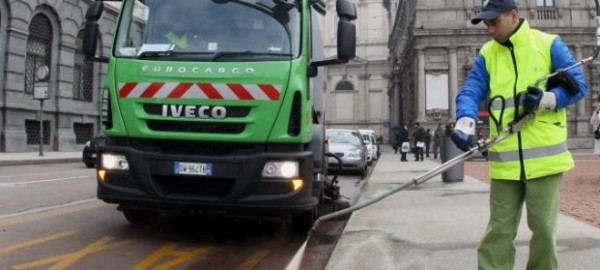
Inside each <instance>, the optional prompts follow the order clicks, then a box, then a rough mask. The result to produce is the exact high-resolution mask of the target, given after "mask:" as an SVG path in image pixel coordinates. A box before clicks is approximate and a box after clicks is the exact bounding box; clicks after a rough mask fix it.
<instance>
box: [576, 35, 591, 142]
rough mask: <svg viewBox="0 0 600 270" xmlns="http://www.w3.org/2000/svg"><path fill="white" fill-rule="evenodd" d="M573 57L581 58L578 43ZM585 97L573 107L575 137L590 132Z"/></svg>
mask: <svg viewBox="0 0 600 270" xmlns="http://www.w3.org/2000/svg"><path fill="white" fill-rule="evenodd" d="M575 59H578V60H579V59H583V56H582V52H581V46H579V45H576V46H575ZM585 99H586V97H584V98H583V99H581V100H580V101H579V102H577V103H576V104H575V109H576V112H577V113H576V116H575V123H576V129H575V135H576V136H577V137H579V136H586V135H588V133H589V132H590V125H589V123H588V122H589V118H588V116H587V115H586V114H585Z"/></svg>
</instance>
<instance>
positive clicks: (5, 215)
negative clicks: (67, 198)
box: [0, 198, 100, 220]
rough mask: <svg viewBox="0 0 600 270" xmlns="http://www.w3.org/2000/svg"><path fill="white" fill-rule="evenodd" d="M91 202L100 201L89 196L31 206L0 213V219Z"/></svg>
mask: <svg viewBox="0 0 600 270" xmlns="http://www.w3.org/2000/svg"><path fill="white" fill-rule="evenodd" d="M91 202H100V201H99V200H98V199H97V198H89V199H83V200H78V201H72V202H68V203H63V204H57V205H51V206H42V207H38V208H32V209H28V210H25V211H21V212H18V213H10V214H4V215H0V220H2V219H6V218H13V217H19V216H24V215H29V214H36V213H40V212H45V211H49V210H54V209H60V208H67V207H71V206H75V205H80V204H85V203H91Z"/></svg>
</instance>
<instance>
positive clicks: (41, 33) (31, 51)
mask: <svg viewBox="0 0 600 270" xmlns="http://www.w3.org/2000/svg"><path fill="white" fill-rule="evenodd" d="M51 58H52V26H51V25H50V20H49V19H48V18H47V17H46V16H44V15H42V14H38V15H35V17H33V19H32V20H31V24H30V25H29V37H28V38H27V55H26V56H25V93H27V94H32V93H33V84H34V82H35V79H36V78H35V75H36V70H37V69H38V68H39V67H42V66H44V65H45V66H46V67H48V68H49V69H51V68H52V67H51V66H50V60H51Z"/></svg>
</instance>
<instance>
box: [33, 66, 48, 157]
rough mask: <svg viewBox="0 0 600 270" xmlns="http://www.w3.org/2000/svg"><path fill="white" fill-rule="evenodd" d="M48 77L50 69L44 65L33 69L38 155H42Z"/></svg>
mask: <svg viewBox="0 0 600 270" xmlns="http://www.w3.org/2000/svg"><path fill="white" fill-rule="evenodd" d="M49 77H50V69H49V68H48V66H46V65H41V66H39V67H38V68H37V70H36V71H35V81H34V84H33V99H37V100H39V101H40V117H39V121H40V122H39V123H40V134H39V141H40V148H39V156H40V157H41V156H44V100H46V99H48V98H49V97H50V95H49V94H48V86H49V84H48V78H49Z"/></svg>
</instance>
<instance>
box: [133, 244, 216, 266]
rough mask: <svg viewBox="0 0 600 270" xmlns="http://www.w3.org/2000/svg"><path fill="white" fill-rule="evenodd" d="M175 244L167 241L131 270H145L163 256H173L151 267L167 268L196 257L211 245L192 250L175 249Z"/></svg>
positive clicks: (208, 249) (206, 250) (210, 247)
mask: <svg viewBox="0 0 600 270" xmlns="http://www.w3.org/2000/svg"><path fill="white" fill-rule="evenodd" d="M176 248H177V245H176V244H174V243H169V244H165V245H163V246H162V247H161V248H160V249H159V250H157V251H155V252H154V253H152V254H151V255H150V256H148V257H146V258H145V259H143V260H142V261H141V262H139V263H138V264H137V265H135V266H134V267H133V268H132V270H146V269H149V268H150V267H151V266H152V265H153V264H155V263H156V262H158V261H159V260H161V259H162V258H163V257H167V256H171V257H175V259H173V260H170V261H168V262H166V263H163V264H161V265H159V266H157V267H153V268H152V269H156V270H167V269H171V268H172V267H175V266H178V265H180V264H182V263H184V262H187V261H189V260H191V259H193V258H195V257H198V256H200V255H202V254H204V253H206V252H208V251H210V250H211V249H213V247H212V246H207V247H198V248H194V249H192V250H177V249H176Z"/></svg>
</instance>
